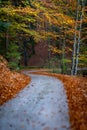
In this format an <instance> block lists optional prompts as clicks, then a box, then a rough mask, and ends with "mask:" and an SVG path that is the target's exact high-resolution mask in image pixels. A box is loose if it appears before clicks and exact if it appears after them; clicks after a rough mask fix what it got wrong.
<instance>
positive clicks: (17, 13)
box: [0, 0, 87, 75]
mask: <svg viewBox="0 0 87 130" xmlns="http://www.w3.org/2000/svg"><path fill="white" fill-rule="evenodd" d="M86 24H87V1H86V0H0V55H2V56H3V57H5V58H6V59H7V60H8V61H9V66H10V68H11V69H19V68H20V66H21V65H22V64H24V65H25V66H28V61H29V59H30V58H31V57H32V55H35V46H37V45H38V44H39V42H42V41H44V42H43V43H44V44H46V45H47V47H48V59H46V60H47V61H48V62H50V63H49V64H50V65H49V66H50V67H52V64H54V66H55V67H58V68H61V73H67V70H68V69H69V68H71V74H72V75H76V74H77V71H78V69H79V68H86V64H87V47H86V46H87V45H86V44H87V43H86V41H87V35H86V34H87V25H86ZM51 55H52V57H51ZM56 63H57V65H56ZM43 67H44V66H43Z"/></svg>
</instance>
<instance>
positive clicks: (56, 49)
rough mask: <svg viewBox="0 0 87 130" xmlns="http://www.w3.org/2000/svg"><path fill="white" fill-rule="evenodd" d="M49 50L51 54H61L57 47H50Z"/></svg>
mask: <svg viewBox="0 0 87 130" xmlns="http://www.w3.org/2000/svg"><path fill="white" fill-rule="evenodd" d="M50 49H51V51H52V52H53V53H58V54H61V53H62V51H61V50H59V49H58V48H57V47H54V46H50Z"/></svg>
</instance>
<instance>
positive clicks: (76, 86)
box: [34, 71, 87, 130]
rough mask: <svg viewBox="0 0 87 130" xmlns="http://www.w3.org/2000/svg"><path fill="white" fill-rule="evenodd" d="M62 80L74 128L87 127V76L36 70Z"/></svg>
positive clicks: (78, 129) (82, 128) (77, 129)
mask: <svg viewBox="0 0 87 130" xmlns="http://www.w3.org/2000/svg"><path fill="white" fill-rule="evenodd" d="M34 73H36V74H43V75H48V76H54V77H57V78H58V79H60V80H62V82H63V83H64V87H65V89H66V93H67V99H68V105H69V114H70V121H71V129H72V130H86V129H87V78H83V77H74V76H68V75H61V74H52V73H47V72H41V71H39V72H34Z"/></svg>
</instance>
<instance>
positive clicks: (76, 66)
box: [74, 1, 84, 75]
mask: <svg viewBox="0 0 87 130" xmlns="http://www.w3.org/2000/svg"><path fill="white" fill-rule="evenodd" d="M83 12H84V5H83V1H82V11H81V16H80V28H79V35H78V43H77V51H76V65H75V73H74V74H75V75H77V71H78V59H79V50H80V42H81V29H82V20H83Z"/></svg>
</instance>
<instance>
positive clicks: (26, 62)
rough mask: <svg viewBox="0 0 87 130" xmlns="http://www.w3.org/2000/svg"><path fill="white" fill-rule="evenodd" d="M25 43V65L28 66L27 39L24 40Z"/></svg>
mask: <svg viewBox="0 0 87 130" xmlns="http://www.w3.org/2000/svg"><path fill="white" fill-rule="evenodd" d="M23 45H24V65H25V66H28V53H27V47H26V41H24V42H23Z"/></svg>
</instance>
